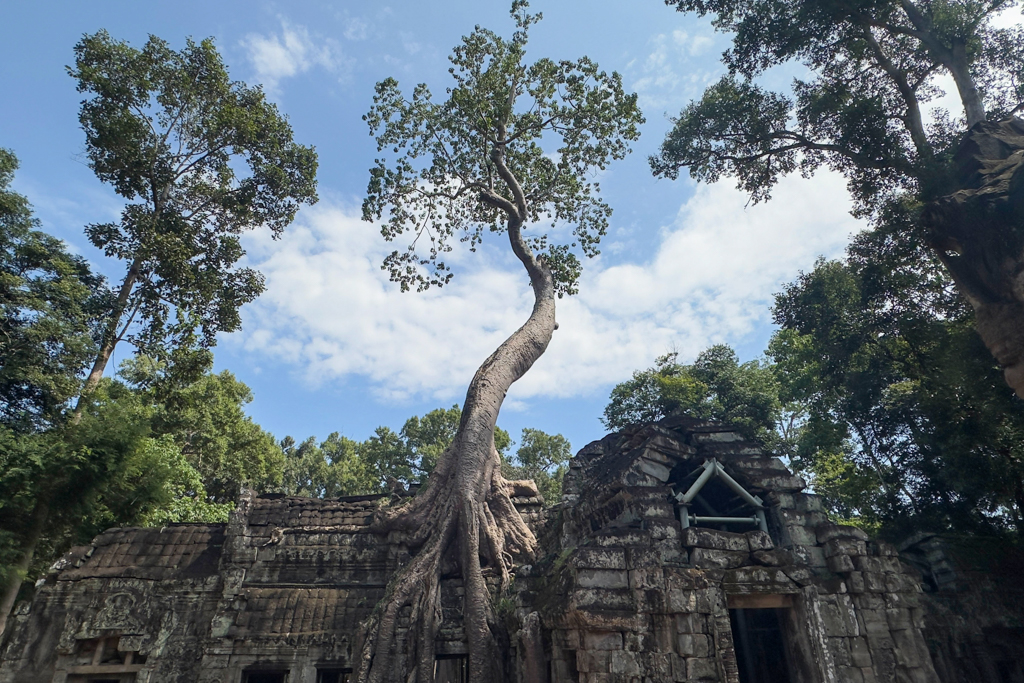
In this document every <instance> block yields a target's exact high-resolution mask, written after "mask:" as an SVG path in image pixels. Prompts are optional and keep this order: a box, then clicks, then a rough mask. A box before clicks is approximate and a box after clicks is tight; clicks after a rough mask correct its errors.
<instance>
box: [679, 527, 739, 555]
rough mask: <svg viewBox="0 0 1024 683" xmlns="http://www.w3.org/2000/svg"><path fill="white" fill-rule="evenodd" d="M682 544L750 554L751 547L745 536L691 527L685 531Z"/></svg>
mask: <svg viewBox="0 0 1024 683" xmlns="http://www.w3.org/2000/svg"><path fill="white" fill-rule="evenodd" d="M680 540H681V541H682V544H683V545H684V546H686V547H688V548H708V549H713V550H732V551H744V552H749V550H750V546H749V544H748V542H747V537H746V536H745V535H744V534H737V533H732V532H730V531H719V530H718V529H708V528H705V527H696V526H691V527H687V528H685V529H683V531H682V536H681V539H680Z"/></svg>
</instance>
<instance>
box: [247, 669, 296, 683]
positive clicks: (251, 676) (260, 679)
mask: <svg viewBox="0 0 1024 683" xmlns="http://www.w3.org/2000/svg"><path fill="white" fill-rule="evenodd" d="M287 680H288V671H287V670H278V671H267V670H265V669H264V670H262V671H260V670H257V671H246V672H245V674H244V675H243V676H242V682H243V683H286V681H287Z"/></svg>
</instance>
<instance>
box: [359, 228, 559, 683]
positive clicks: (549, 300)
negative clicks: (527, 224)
mask: <svg viewBox="0 0 1024 683" xmlns="http://www.w3.org/2000/svg"><path fill="white" fill-rule="evenodd" d="M515 213H519V212H518V211H516V212H515ZM524 213H525V212H524ZM521 227H522V221H521V220H520V219H519V218H518V216H517V215H513V216H512V217H510V219H509V222H508V232H509V240H510V241H511V243H512V248H513V251H514V252H515V253H516V255H517V256H518V257H519V258H520V260H521V261H522V262H523V265H524V266H525V267H526V269H527V272H528V273H529V275H530V284H531V286H532V288H533V293H534V305H533V312H532V313H531V314H530V317H529V319H528V320H527V321H526V323H525V324H523V326H522V327H520V328H519V329H518V330H516V331H515V333H513V334H512V336H510V337H509V338H508V339H507V340H506V341H505V342H504V343H503V344H502V345H501V346H500V347H498V349H497V350H496V351H495V352H494V353H493V354H491V356H490V357H489V358H488V359H487V360H485V361H484V363H483V365H481V366H480V368H479V369H478V370H477V372H476V374H475V375H474V377H473V380H472V382H470V385H469V390H468V391H467V392H466V402H465V405H464V406H463V410H462V421H461V423H460V424H459V430H458V432H457V434H456V436H455V439H454V440H453V441H452V444H451V445H450V446H449V447H448V449H447V450H446V451H445V452H444V454H443V455H442V456H441V459H440V461H439V462H438V465H437V467H436V468H435V470H434V472H433V473H432V474H431V475H430V479H429V481H428V483H427V486H426V488H425V490H424V491H422V492H421V493H420V494H419V495H417V496H416V497H415V498H414V499H413V500H412V501H410V502H409V503H408V504H406V505H403V506H401V507H398V508H394V509H385V510H382V511H381V512H380V513H379V514H378V517H377V519H376V520H375V524H376V527H377V528H378V529H379V530H387V531H404V532H406V533H408V534H409V535H410V539H409V544H410V549H411V550H412V552H413V553H414V556H413V558H412V560H411V561H410V562H409V564H408V565H406V566H405V567H404V568H403V569H402V570H401V571H399V572H398V574H397V576H396V577H395V578H394V579H392V581H391V583H390V584H389V586H388V591H387V594H386V596H385V597H384V599H383V600H382V601H381V603H380V604H379V605H378V606H377V609H376V610H375V613H374V615H373V616H372V617H371V618H370V621H369V623H368V624H367V637H366V640H365V643H364V645H363V649H362V653H361V658H360V662H359V669H358V674H357V680H358V681H359V682H360V683H385V682H388V683H390V682H391V681H403V682H407V683H431V681H433V670H434V639H435V637H436V634H437V629H438V627H439V626H440V620H441V591H440V581H441V569H442V561H443V560H444V559H445V557H446V555H449V550H452V551H457V552H454V553H453V554H454V555H455V556H456V557H457V558H458V564H459V572H460V573H461V576H462V580H463V587H464V590H465V597H464V598H463V624H464V627H465V632H466V639H467V643H468V649H469V681H470V683H493V682H496V681H500V680H502V679H503V678H504V673H503V672H502V657H501V653H499V652H497V651H496V647H495V635H496V633H497V632H498V630H499V629H500V624H498V622H497V618H496V615H495V613H494V610H493V608H492V605H491V595H490V592H489V590H488V585H487V581H486V579H487V576H488V575H489V576H491V577H494V578H496V579H497V580H498V581H499V583H500V586H501V587H502V588H504V587H505V586H507V585H508V583H509V581H510V580H511V569H512V559H513V557H514V556H530V555H531V554H532V553H533V551H534V549H535V546H536V539H535V538H534V535H533V532H532V531H531V530H530V528H529V527H528V526H527V525H526V523H525V522H524V521H523V519H522V517H521V516H520V515H519V512H518V511H517V510H516V509H515V507H514V506H513V504H512V500H511V498H512V496H513V495H514V494H515V493H516V492H517V490H519V489H526V490H528V491H529V493H530V494H531V495H536V489H535V488H534V487H533V485H532V483H528V482H512V481H508V480H506V479H505V478H504V477H502V476H501V460H500V457H499V455H498V452H497V451H496V450H495V447H494V428H495V425H496V423H497V420H498V411H499V410H500V409H501V404H502V402H503V401H504V400H505V395H506V393H507V392H508V389H509V387H511V386H512V383H513V382H515V381H516V380H517V379H519V378H520V377H522V376H523V375H524V374H525V373H526V371H527V370H529V369H530V367H531V366H532V365H533V364H534V362H536V360H537V359H538V358H540V356H541V354H543V353H544V350H545V349H546V348H547V346H548V343H549V342H550V341H551V335H552V333H553V332H554V329H555V290H554V282H553V279H552V275H551V271H550V269H549V268H548V267H547V266H546V265H545V264H544V262H543V261H542V260H539V259H537V258H535V257H534V255H533V254H532V253H531V252H530V250H529V249H528V248H527V247H526V245H525V243H524V242H523V240H522V237H521V234H520V229H521ZM405 609H411V612H410V614H409V618H408V623H409V626H408V628H409V631H408V635H407V637H406V639H405V642H406V648H407V650H408V653H409V656H410V658H411V659H410V660H409V661H411V662H414V664H415V671H412V672H410V671H404V670H402V668H403V666H402V659H403V658H399V657H396V656H395V654H396V652H395V650H396V636H397V635H398V633H397V631H398V628H399V619H400V617H404V616H405V613H404V611H403V610H405ZM403 628H404V626H403Z"/></svg>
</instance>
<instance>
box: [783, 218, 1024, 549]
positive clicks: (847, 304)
mask: <svg viewBox="0 0 1024 683" xmlns="http://www.w3.org/2000/svg"><path fill="white" fill-rule="evenodd" d="M912 209H913V207H907V208H906V213H903V214H898V213H894V214H891V215H889V216H888V220H887V223H886V227H885V228H883V229H879V230H876V231H872V232H870V233H864V234H861V235H859V236H858V237H856V238H855V239H854V241H853V243H852V245H851V246H850V248H849V250H848V254H847V258H846V259H845V260H843V261H820V262H819V263H818V264H817V266H816V267H815V269H814V270H813V271H812V272H810V273H807V274H805V275H802V276H801V277H800V278H799V280H797V281H796V282H795V283H793V284H791V285H789V286H788V287H787V288H785V289H784V290H783V292H781V293H780V294H779V295H777V298H776V305H775V317H776V322H777V323H778V324H780V325H781V326H782V329H781V330H780V331H779V332H778V333H777V334H776V336H775V338H774V339H773V340H772V342H771V345H770V348H769V355H770V356H771V357H772V358H773V359H774V360H775V363H776V365H775V369H776V374H777V375H778V376H779V377H780V382H781V386H782V388H783V391H782V396H783V397H784V398H785V399H789V400H793V401H797V402H800V403H801V404H802V405H804V406H805V410H806V422H805V424H804V426H803V433H802V436H801V438H800V442H799V445H798V448H797V450H796V452H795V453H794V463H795V464H796V466H797V467H798V468H802V469H804V470H806V471H808V472H810V473H811V474H812V481H814V482H815V487H816V488H818V487H820V488H821V490H822V491H823V492H824V493H825V494H826V496H827V497H829V498H830V500H831V501H832V506H833V509H834V510H836V511H837V512H838V513H840V514H842V515H844V516H854V515H858V516H861V517H863V518H865V519H867V520H869V521H872V522H874V523H877V524H883V525H884V526H885V527H886V528H887V529H889V530H890V531H892V530H902V531H906V530H912V529H919V528H925V529H957V530H961V531H980V530H989V531H991V530H993V529H996V530H1000V529H1007V528H1010V529H1016V530H1017V531H1018V532H1019V531H1021V529H1022V520H1021V511H1022V509H1024V446H1022V444H1024V440H1022V439H1024V403H1022V402H1021V401H1020V400H1019V399H1017V398H1016V397H1015V396H1014V394H1013V391H1012V390H1011V389H1009V388H1008V387H1007V386H1006V384H1005V383H1004V382H1003V380H1002V377H1001V373H1000V371H999V368H998V367H997V366H996V364H995V363H994V361H993V360H992V358H991V356H990V355H989V353H988V352H987V351H986V349H985V348H984V346H983V344H982V342H981V340H980V339H979V338H978V335H977V333H976V332H975V331H974V329H973V326H972V323H971V311H970V309H969V307H968V306H967V305H966V304H965V303H964V301H963V299H962V298H961V297H960V296H959V295H958V294H957V293H956V290H955V289H954V287H953V284H952V282H951V281H950V280H949V278H948V276H947V275H946V274H945V272H944V270H943V269H942V267H941V264H939V263H938V262H937V260H936V259H935V258H934V257H933V256H932V254H931V252H930V251H928V249H927V248H926V247H925V246H924V245H923V244H922V241H921V240H920V239H918V238H916V237H915V236H914V233H913V231H912V230H910V229H908V227H907V224H906V223H907V221H909V220H910V219H909V218H908V217H907V213H909V212H910V211H912ZM819 482H820V483H819Z"/></svg>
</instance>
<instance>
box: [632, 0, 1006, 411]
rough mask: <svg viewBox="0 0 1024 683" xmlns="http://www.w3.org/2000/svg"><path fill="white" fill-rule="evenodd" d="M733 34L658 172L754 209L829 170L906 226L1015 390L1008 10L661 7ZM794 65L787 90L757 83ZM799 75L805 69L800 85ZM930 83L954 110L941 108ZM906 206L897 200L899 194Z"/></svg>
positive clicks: (986, 6) (945, 0)
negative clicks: (730, 186)
mask: <svg viewBox="0 0 1024 683" xmlns="http://www.w3.org/2000/svg"><path fill="white" fill-rule="evenodd" d="M666 2H667V4H669V5H674V6H675V7H676V8H677V9H678V10H680V11H690V12H697V13H698V14H700V15H708V14H710V15H713V17H714V25H715V27H716V28H717V29H719V30H721V31H725V32H729V33H730V34H732V38H733V43H732V47H731V49H729V50H727V51H726V52H725V53H724V54H723V57H722V59H723V62H724V63H725V65H726V66H727V67H728V74H727V75H726V76H725V77H723V78H722V79H721V80H720V81H718V82H717V83H715V84H714V85H712V86H711V87H709V88H708V89H707V90H706V91H705V92H704V95H703V97H702V98H701V99H700V100H699V101H697V102H694V103H692V104H690V105H689V106H687V107H686V108H685V109H683V111H682V113H681V114H680V115H679V118H678V119H676V120H675V126H674V127H673V129H672V131H671V132H670V133H669V134H668V136H667V137H666V139H665V141H664V143H663V145H662V147H661V151H660V153H659V154H658V155H656V156H654V157H652V158H651V166H652V168H653V170H654V172H655V174H657V175H661V176H665V177H669V178H675V177H676V176H677V175H678V174H679V172H680V170H681V169H683V168H688V169H689V172H690V175H692V176H693V177H694V178H696V179H698V180H705V181H709V182H714V181H716V180H718V179H719V178H721V177H722V176H733V177H735V178H736V179H737V183H738V187H739V188H741V189H743V190H744V191H746V192H749V193H750V194H751V196H752V197H753V199H754V200H755V201H757V200H761V199H766V198H768V196H769V194H770V192H771V189H772V187H773V186H774V185H775V183H776V182H777V181H778V179H779V177H780V176H782V175H785V174H788V173H791V172H793V171H796V170H799V171H801V172H802V173H809V172H811V171H813V170H814V169H816V168H819V167H821V166H826V167H829V168H831V169H834V170H836V171H838V172H840V173H842V174H844V175H845V176H846V178H847V180H848V185H849V189H850V193H851V195H852V196H853V199H854V201H855V206H856V211H857V213H859V214H860V215H862V216H873V217H875V218H877V217H879V216H880V215H881V214H883V213H884V212H886V211H889V210H890V209H891V208H892V207H894V206H900V208H902V209H905V210H906V211H907V212H908V213H909V214H910V216H911V218H912V220H911V221H910V222H909V225H910V229H912V230H914V231H915V232H916V233H918V234H920V235H921V236H922V237H924V238H925V239H926V240H927V242H928V244H929V245H930V247H931V248H932V249H933V251H934V252H935V253H936V255H937V256H938V257H939V259H940V260H941V261H942V262H943V264H944V265H945V267H946V268H947V270H948V271H949V273H950V274H951V275H952V277H953V279H954V280H955V282H956V284H957V287H958V289H959V290H960V292H961V293H962V294H963V295H964V296H965V297H966V298H967V299H968V300H969V301H970V303H971V305H972V306H973V308H974V310H975V315H976V326H977V329H978V332H979V333H980V334H981V336H982V339H983V340H984V341H985V344H986V346H987V347H988V348H989V350H990V351H991V352H992V354H993V355H994V356H995V357H996V359H997V360H998V361H999V363H1000V364H1001V365H1002V366H1003V367H1004V368H1005V369H1006V380H1007V382H1008V383H1009V384H1010V386H1012V387H1013V388H1014V389H1015V390H1016V391H1017V393H1018V394H1020V395H1021V396H1024V293H1022V292H1024V289H1022V287H1021V283H1020V273H1021V272H1022V271H1024V121H1021V120H1020V119H1019V118H1014V114H1016V113H1018V112H1020V111H1021V109H1022V108H1024V28H1022V27H1021V26H1020V25H1017V26H1014V27H1011V28H998V27H996V26H994V25H993V22H992V18H993V16H994V15H996V14H997V13H999V12H1002V11H1004V10H1009V9H1010V8H1012V7H1014V6H1015V5H1016V3H1015V2H1013V1H1012V0H871V1H862V0H856V1H854V2H839V1H837V0H825V1H821V0H751V1H745V2H740V1H738V0H666ZM786 64H790V65H793V64H797V65H799V66H801V67H803V69H802V71H803V72H804V73H803V74H801V75H800V76H799V77H798V78H796V79H794V81H793V86H792V92H791V93H788V94H785V93H778V92H771V91H769V90H767V89H765V88H763V87H762V86H760V85H758V84H757V83H756V82H755V79H757V78H758V77H759V76H761V75H762V74H764V73H765V71H767V70H768V69H771V68H773V67H777V66H780V65H786ZM804 74H805V75H804ZM940 76H946V77H949V78H951V79H952V81H953V83H954V84H955V88H956V91H957V93H958V95H959V99H960V103H961V105H962V111H960V112H952V116H950V114H949V113H946V112H941V111H940V112H939V113H938V115H937V116H936V117H935V119H934V121H933V122H932V123H929V119H928V117H927V116H926V109H927V106H928V104H929V102H932V101H933V100H934V99H935V98H936V97H937V96H938V95H940V94H941V91H940V89H939V87H938V86H939V84H940V81H939V80H937V79H938V78H939V77H940ZM900 198H902V199H903V202H902V203H901V204H898V205H897V204H896V202H897V199H900Z"/></svg>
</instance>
